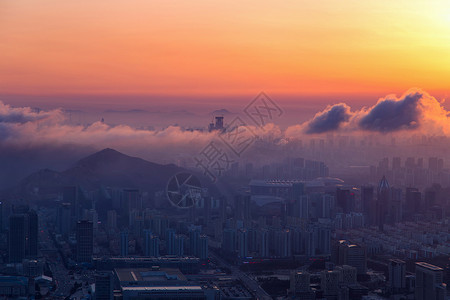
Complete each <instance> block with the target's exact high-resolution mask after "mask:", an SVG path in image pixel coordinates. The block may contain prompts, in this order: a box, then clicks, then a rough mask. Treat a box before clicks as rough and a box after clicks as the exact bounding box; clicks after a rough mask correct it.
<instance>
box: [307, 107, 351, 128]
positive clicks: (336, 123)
mask: <svg viewBox="0 0 450 300" xmlns="http://www.w3.org/2000/svg"><path fill="white" fill-rule="evenodd" d="M351 116H352V113H351V112H350V107H349V106H348V105H347V104H345V103H339V104H336V105H333V106H328V107H327V108H326V109H325V110H324V111H322V112H319V113H317V114H316V115H315V116H314V118H313V119H312V120H311V121H309V122H308V123H307V124H306V128H305V132H306V133H307V134H313V133H324V132H328V131H335V130H337V129H339V128H340V126H341V124H343V123H346V122H348V121H349V119H350V117H351Z"/></svg>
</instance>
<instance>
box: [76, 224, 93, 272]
mask: <svg viewBox="0 0 450 300" xmlns="http://www.w3.org/2000/svg"><path fill="white" fill-rule="evenodd" d="M93 249H94V230H93V224H92V222H90V221H78V222H77V262H78V263H90V262H92V253H93Z"/></svg>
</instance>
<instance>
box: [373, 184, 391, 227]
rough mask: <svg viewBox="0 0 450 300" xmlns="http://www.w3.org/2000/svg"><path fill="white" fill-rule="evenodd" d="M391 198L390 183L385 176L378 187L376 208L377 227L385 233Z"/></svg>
mask: <svg viewBox="0 0 450 300" xmlns="http://www.w3.org/2000/svg"><path fill="white" fill-rule="evenodd" d="M389 196H390V187H389V182H388V181H387V179H386V177H385V176H383V178H382V179H381V181H380V184H379V185H378V191H377V206H376V208H377V209H376V212H377V225H378V228H379V229H380V230H381V231H383V229H384V223H385V221H386V214H387V213H388V211H387V208H388V207H389Z"/></svg>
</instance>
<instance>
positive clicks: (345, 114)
mask: <svg viewBox="0 0 450 300" xmlns="http://www.w3.org/2000/svg"><path fill="white" fill-rule="evenodd" d="M404 130H407V131H417V132H420V131H422V132H423V133H427V134H446V135H449V134H450V119H449V112H448V111H447V110H446V109H445V108H444V107H443V106H442V105H441V103H440V102H439V101H438V100H437V99H436V98H434V97H432V96H431V95H430V94H428V93H427V92H425V91H423V90H420V89H410V90H408V91H407V92H405V93H404V94H403V95H402V96H400V97H398V98H397V97H396V96H395V95H388V96H386V97H384V98H381V99H379V100H378V102H377V103H376V104H375V105H374V106H372V107H370V108H363V109H361V110H357V111H354V112H351V109H350V107H349V106H348V105H347V104H345V103H340V104H336V105H333V106H328V107H327V108H326V109H325V110H324V111H322V112H319V113H317V114H316V115H315V116H314V117H313V118H312V119H311V120H310V121H307V122H305V123H303V124H301V125H297V126H291V127H290V128H288V129H287V130H286V133H287V134H289V135H291V136H292V135H298V134H299V131H301V132H303V133H306V134H321V133H326V132H335V131H345V132H347V133H348V132H354V133H357V132H366V131H370V132H376V133H382V134H384V133H391V132H399V131H404Z"/></svg>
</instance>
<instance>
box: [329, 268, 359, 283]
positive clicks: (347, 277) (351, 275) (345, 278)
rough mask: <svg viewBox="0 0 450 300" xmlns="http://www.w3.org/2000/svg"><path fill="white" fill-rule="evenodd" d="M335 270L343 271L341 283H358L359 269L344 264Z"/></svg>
mask: <svg viewBox="0 0 450 300" xmlns="http://www.w3.org/2000/svg"><path fill="white" fill-rule="evenodd" d="M335 270H336V271H339V272H340V273H341V275H340V279H339V283H341V284H343V285H351V284H356V282H357V276H358V271H357V270H356V268H355V267H352V266H348V265H343V266H337V267H336V268H335Z"/></svg>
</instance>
